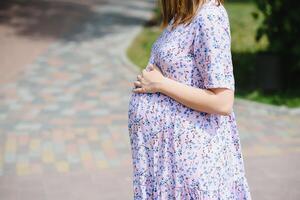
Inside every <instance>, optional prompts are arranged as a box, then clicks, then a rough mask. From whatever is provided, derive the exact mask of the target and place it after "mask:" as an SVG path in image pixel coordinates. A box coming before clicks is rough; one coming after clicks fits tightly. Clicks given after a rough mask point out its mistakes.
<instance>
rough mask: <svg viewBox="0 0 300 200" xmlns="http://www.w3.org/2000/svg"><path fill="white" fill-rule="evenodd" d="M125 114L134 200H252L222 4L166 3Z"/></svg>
mask: <svg viewBox="0 0 300 200" xmlns="http://www.w3.org/2000/svg"><path fill="white" fill-rule="evenodd" d="M161 6H162V16H163V24H164V30H163V32H162V33H161V35H160V36H159V37H158V39H157V40H156V42H155V43H154V44H153V46H152V50H151V56H150V59H149V64H148V65H147V67H146V69H144V70H143V71H142V73H141V74H139V75H138V76H137V80H136V81H134V88H133V93H132V95H131V98H130V102H129V109H128V129H129V134H130V142H131V150H132V159H133V175H134V176H133V188H134V199H135V200H140V199H141V200H144V199H145V200H250V199H251V196H250V191H249V186H248V183H247V179H246V177H245V170H244V163H243V157H242V153H241V144H240V139H239V134H238V130H237V126H236V120H235V115H234V112H233V110H232V106H233V101H234V90H235V86H234V76H233V66H232V59H231V50H230V45H231V36H230V28H229V19H228V16H227V12H226V10H225V8H224V6H223V4H222V2H221V0H216V1H214V0H207V1H204V0H161Z"/></svg>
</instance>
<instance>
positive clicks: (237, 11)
mask: <svg viewBox="0 0 300 200" xmlns="http://www.w3.org/2000/svg"><path fill="white" fill-rule="evenodd" d="M225 7H226V9H227V12H228V15H229V19H230V28H231V38H232V46H231V50H232V58H233V63H234V75H235V79H236V83H237V84H236V88H237V90H236V96H237V97H238V98H244V99H248V100H253V101H257V102H262V103H267V104H273V105H285V106H288V107H300V92H299V91H285V92H279V93H276V94H269V95H267V94H264V93H263V92H262V91H261V90H259V89H247V86H249V82H255V80H256V77H254V76H255V75H254V74H255V73H254V70H255V68H254V66H255V53H256V52H258V51H261V50H264V49H266V48H267V46H268V41H267V39H266V38H262V40H261V41H259V42H256V41H255V34H256V29H257V27H258V25H259V21H256V20H255V19H254V18H253V17H252V13H253V12H257V9H256V7H255V5H254V4H253V3H252V2H251V1H237V0H236V1H232V0H231V1H229V2H227V3H225ZM155 13H156V15H157V14H158V12H157V10H155ZM154 19H157V16H154ZM260 20H261V19H260ZM160 33H161V30H160V29H159V28H158V27H157V26H154V27H147V26H146V27H145V28H144V29H143V31H142V32H141V33H140V34H139V35H138V36H137V38H136V39H135V41H134V42H133V43H132V44H131V46H130V47H129V49H128V51H127V55H128V57H129V59H131V60H132V62H133V63H135V64H136V65H137V66H138V67H139V68H140V69H143V68H145V66H146V65H147V63H148V59H149V56H150V51H151V46H152V44H153V43H154V42H155V40H156V38H157V37H158V36H159V34H160Z"/></svg>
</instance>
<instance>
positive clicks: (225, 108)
mask: <svg viewBox="0 0 300 200" xmlns="http://www.w3.org/2000/svg"><path fill="white" fill-rule="evenodd" d="M158 91H159V92H161V93H163V94H165V95H167V96H169V97H171V98H173V99H175V100H176V101H178V102H180V103H182V104H183V105H185V106H187V107H190V108H192V109H194V110H197V111H200V112H206V113H211V114H221V115H228V114H230V112H231V106H232V104H231V103H230V102H229V101H228V100H226V98H222V94H221V95H217V94H215V93H214V92H213V91H210V90H205V89H201V88H196V87H192V86H189V85H186V84H183V83H180V82H178V81H175V80H173V79H170V78H166V77H165V78H164V80H163V81H162V82H161V83H160V84H159V85H158Z"/></svg>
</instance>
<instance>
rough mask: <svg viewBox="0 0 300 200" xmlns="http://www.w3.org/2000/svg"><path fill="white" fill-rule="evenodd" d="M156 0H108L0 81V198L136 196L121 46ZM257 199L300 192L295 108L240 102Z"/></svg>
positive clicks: (299, 123)
mask: <svg viewBox="0 0 300 200" xmlns="http://www.w3.org/2000/svg"><path fill="white" fill-rule="evenodd" d="M153 6H154V2H153V1H150V0H149V1H147V0H143V1H141V0H108V1H106V3H104V4H103V3H102V4H97V3H95V5H93V11H94V12H93V13H92V14H91V13H89V17H88V20H87V21H85V22H84V23H82V24H79V25H78V26H77V27H76V28H75V29H73V30H72V31H71V32H70V33H69V34H67V35H65V37H62V38H61V39H60V40H59V41H57V42H55V43H53V44H52V45H51V46H50V47H49V49H48V50H47V51H46V52H45V53H44V54H43V55H41V56H40V57H38V59H36V60H35V62H33V63H32V64H31V65H30V67H29V70H28V71H26V73H24V74H23V76H22V77H21V78H20V79H18V80H17V81H13V82H11V83H7V84H4V85H1V86H0V199H1V200H2V199H3V200H11V199H18V200H19V199H22V200H26V199H29V200H34V199H36V200H44V199H45V200H46V199H47V200H50V199H51V200H54V199H55V200H68V199H72V200H75V199H78V200H83V199H86V200H94V199H101V200H110V199H111V200H119V199H124V200H125V199H128V200H129V199H132V187H131V173H132V169H131V155H130V145H129V137H128V129H127V106H128V100H129V94H130V92H131V88H132V81H133V80H135V78H136V75H137V73H138V70H137V68H135V67H134V66H133V65H132V64H131V63H130V62H129V61H128V60H127V59H126V58H125V54H124V52H125V49H126V47H127V45H128V44H129V43H130V42H131V40H132V39H133V38H134V36H135V35H136V34H137V33H138V32H139V30H140V29H141V24H142V23H143V22H145V21H146V20H147V19H149V17H150V16H151V9H152V8H153ZM235 110H236V115H237V118H238V123H239V129H240V136H241V139H242V149H243V153H244V157H245V166H246V172H247V177H248V179H249V184H250V187H251V189H252V193H253V198H254V199H258V200H260V199H261V200H269V199H270V200H271V199H272V200H277V199H278V200H279V199H297V197H299V196H300V193H299V190H298V188H299V180H300V179H299V177H300V176H299V175H300V174H299V170H298V169H299V163H300V162H299V154H300V147H299V144H300V132H299V130H300V115H299V114H297V113H294V114H293V113H291V112H290V111H278V109H274V108H270V109H269V108H268V107H267V106H261V105H260V104H253V103H249V102H245V101H241V100H237V101H236V104H235Z"/></svg>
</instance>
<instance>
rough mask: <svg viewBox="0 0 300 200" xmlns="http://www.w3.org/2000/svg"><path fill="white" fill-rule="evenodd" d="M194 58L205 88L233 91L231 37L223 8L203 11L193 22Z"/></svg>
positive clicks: (215, 7) (213, 7)
mask: <svg viewBox="0 0 300 200" xmlns="http://www.w3.org/2000/svg"><path fill="white" fill-rule="evenodd" d="M194 56H195V62H196V67H197V68H198V69H199V71H200V75H201V80H202V82H203V87H204V88H205V89H209V88H228V89H231V90H233V91H234V89H235V86H234V75H233V65H232V57H231V36H230V26H229V19H228V15H227V12H226V10H225V8H224V7H222V5H221V6H219V7H218V6H211V7H209V8H203V10H201V11H200V14H199V16H197V19H196V21H195V38H194Z"/></svg>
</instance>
